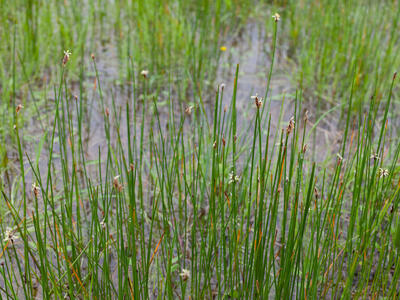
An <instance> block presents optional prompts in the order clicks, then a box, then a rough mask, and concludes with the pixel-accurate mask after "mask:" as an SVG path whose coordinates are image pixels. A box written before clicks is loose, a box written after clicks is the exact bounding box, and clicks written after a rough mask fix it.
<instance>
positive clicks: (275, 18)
mask: <svg viewBox="0 0 400 300" xmlns="http://www.w3.org/2000/svg"><path fill="white" fill-rule="evenodd" d="M272 18H273V19H274V21H275V22H278V21H279V20H280V19H281V16H280V15H279V14H278V13H275V14H274V15H273V16H272Z"/></svg>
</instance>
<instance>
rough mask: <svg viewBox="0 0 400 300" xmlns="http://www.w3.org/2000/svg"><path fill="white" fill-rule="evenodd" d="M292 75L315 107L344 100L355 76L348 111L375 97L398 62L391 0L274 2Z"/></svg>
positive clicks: (399, 8) (398, 8) (395, 7)
mask: <svg viewBox="0 0 400 300" xmlns="http://www.w3.org/2000/svg"><path fill="white" fill-rule="evenodd" d="M278 4H281V5H283V6H282V8H281V10H282V14H284V18H283V23H284V25H283V27H284V35H285V36H286V37H285V41H287V42H288V55H289V57H291V58H292V59H293V60H294V61H295V64H293V67H294V69H295V70H297V72H296V73H297V76H296V80H297V82H302V84H303V87H304V89H305V91H306V93H307V98H309V99H310V100H311V101H312V102H313V103H317V104H318V107H320V108H321V109H322V108H323V107H325V106H327V105H328V106H331V105H335V104H336V103H338V102H341V101H345V99H346V95H347V94H348V92H349V87H348V82H349V81H351V80H353V79H354V80H355V81H354V84H355V86H356V87H357V89H356V90H355V92H356V93H357V97H355V102H354V104H353V109H354V111H357V110H358V109H359V107H360V106H363V105H368V100H367V99H366V98H365V97H363V95H374V96H375V97H376V98H378V99H381V98H382V96H383V94H384V91H385V90H386V80H385V79H386V78H387V77H388V76H390V74H393V73H394V72H395V71H396V70H397V68H398V66H399V57H398V55H397V53H398V50H399V49H398V36H397V35H396V29H395V28H397V27H398V20H399V14H400V5H399V3H398V2H397V1H365V2H363V3H360V1H356V0H351V1H345V2H344V1H329V0H323V1H278ZM395 92H396V94H397V93H398V92H397V90H396V91H395Z"/></svg>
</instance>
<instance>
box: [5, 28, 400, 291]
mask: <svg viewBox="0 0 400 300" xmlns="http://www.w3.org/2000/svg"><path fill="white" fill-rule="evenodd" d="M275 28H276V27H275ZM92 66H93V69H94V71H95V74H96V77H97V80H98V84H97V86H96V87H97V93H98V105H99V108H100V110H101V111H102V115H103V116H104V122H103V124H104V129H103V131H104V135H105V137H106V139H105V140H104V144H103V145H102V146H101V147H99V148H98V149H97V153H95V154H94V156H95V157H97V159H95V160H94V161H90V160H89V155H88V153H86V151H85V149H86V145H85V142H84V139H83V138H82V137H83V135H84V132H83V130H84V123H85V118H84V115H83V110H84V107H83V106H84V105H86V103H85V102H84V101H81V99H80V98H79V97H77V98H74V97H73V96H72V95H71V94H70V92H69V91H68V85H69V83H70V80H69V78H68V72H67V70H68V67H69V66H68V63H67V64H66V66H62V67H60V75H59V76H60V78H59V84H58V85H57V86H56V88H55V89H54V99H55V117H54V122H52V127H51V128H49V129H48V130H47V131H46V132H45V134H46V136H47V137H48V142H46V141H44V142H43V146H42V148H41V149H40V150H39V152H38V153H37V154H36V158H35V159H34V158H33V157H32V154H31V153H29V152H27V150H26V148H25V144H24V143H23V140H24V139H23V134H24V130H22V128H20V123H19V122H18V118H20V112H18V113H17V114H16V118H17V122H16V128H15V131H14V133H13V135H14V136H15V138H16V140H17V143H18V156H19V162H20V170H21V176H20V178H21V181H20V182H19V184H17V185H16V186H15V187H14V188H13V189H12V192H8V190H7V189H6V188H4V187H2V190H1V193H2V200H3V201H4V202H5V203H6V205H7V214H6V215H4V217H3V220H2V222H1V227H2V230H3V232H6V233H5V235H4V237H3V239H1V242H0V243H1V248H2V252H1V259H2V261H1V268H0V273H1V278H2V284H1V287H0V289H1V292H2V296H4V297H9V298H13V299H18V298H21V297H25V298H33V297H40V298H41V297H43V298H45V299H47V298H62V297H65V296H66V297H70V298H76V297H82V298H97V299H100V298H101V299H104V298H120V299H123V298H135V299H139V298H144V299H147V298H164V297H166V298H177V297H178V298H179V297H180V298H187V297H189V296H190V297H191V298H193V299H202V298H213V297H217V298H219V299H222V298H260V299H266V298H268V297H273V298H278V299H289V298H300V299H303V298H304V299H305V298H318V297H320V298H350V297H356V298H358V297H370V296H373V297H378V296H379V297H387V298H390V299H395V298H397V297H398V296H399V288H400V281H399V276H400V258H399V257H400V256H399V255H398V254H399V251H400V248H399V235H400V233H399V232H400V227H399V224H400V223H399V222H400V214H399V189H400V178H399V166H398V161H399V152H400V144H399V143H398V142H397V143H396V144H395V145H394V147H388V145H387V137H388V136H389V134H390V132H389V130H390V127H389V126H388V122H389V120H388V114H389V108H390V107H391V106H390V104H391V101H392V94H393V87H394V85H395V82H396V79H395V76H394V77H393V80H392V83H391V84H388V90H387V93H386V99H387V100H386V101H385V102H381V103H379V102H376V101H374V100H371V103H370V109H369V111H368V112H367V113H366V114H360V117H359V118H358V119H354V118H353V117H351V115H350V114H348V115H347V118H346V125H345V132H344V136H343V142H342V146H341V148H340V152H339V153H338V155H337V157H333V158H332V163H331V164H330V165H329V166H328V167H327V168H321V167H320V166H318V165H317V164H316V163H314V162H313V161H312V160H311V159H310V156H309V154H308V151H307V144H306V137H307V132H308V130H309V126H308V125H307V123H308V120H307V115H306V114H305V113H304V110H303V108H302V107H303V104H302V95H301V93H298V94H297V96H296V99H295V101H294V102H293V105H294V107H295V110H294V115H293V118H292V119H290V120H287V122H288V123H287V124H284V125H283V126H282V127H281V128H282V130H280V131H279V132H276V133H272V132H271V126H270V125H271V118H272V116H271V115H270V114H269V108H268V106H267V104H268V103H263V104H262V105H261V103H262V102H261V101H262V100H261V99H260V98H257V99H255V100H254V101H255V103H254V105H253V106H254V110H253V114H254V118H253V121H252V123H251V124H245V125H246V126H247V125H248V127H249V128H250V130H251V131H248V130H244V129H243V127H242V126H239V125H238V124H237V120H238V117H237V115H238V113H239V112H238V111H237V110H236V88H237V81H238V80H240V79H239V78H238V74H239V66H238V67H237V70H236V77H235V85H234V91H233V97H232V99H231V102H230V103H231V104H230V106H229V107H228V108H223V107H222V100H223V98H224V96H223V94H224V89H225V88H224V87H219V88H218V89H217V90H216V94H215V101H214V102H213V103H212V106H213V113H211V114H209V115H206V111H205V110H203V109H201V103H200V102H198V104H197V105H196V106H195V107H193V108H190V109H189V108H188V109H186V112H183V111H184V109H183V108H182V109H178V106H180V105H182V103H177V102H176V101H173V99H172V98H171V99H170V101H169V105H168V107H167V108H162V107H159V105H158V99H159V97H160V96H159V95H157V94H156V95H154V94H153V93H152V92H151V90H149V81H150V78H151V73H149V74H147V75H146V76H142V75H140V73H139V72H135V71H134V70H131V71H132V72H131V74H138V73H139V74H138V75H137V76H135V77H132V78H131V81H132V83H133V84H132V85H131V89H132V93H131V95H132V97H131V99H130V100H129V101H127V102H126V103H125V108H118V107H117V106H116V103H115V101H108V100H107V98H108V97H107V91H104V90H102V86H101V81H100V78H99V73H98V71H97V59H96V58H95V57H94V56H93V58H92ZM81 88H82V85H81ZM356 88H357V87H356V86H355V84H353V85H352V89H351V90H352V92H351V93H350V94H349V96H348V103H349V107H348V109H351V106H352V105H353V103H354V101H355V100H354V95H355V93H354V89H356ZM81 94H83V91H81ZM150 95H152V96H150ZM268 101H270V100H269V99H267V100H266V101H264V102H268ZM379 105H380V106H382V107H381V109H380V108H379ZM264 107H267V108H266V109H264ZM177 111H182V113H176V112H177ZM381 111H383V113H380V112H381ZM209 120H211V121H209ZM264 124H265V125H264ZM273 135H274V136H275V139H274V140H273V139H272V136H273ZM389 149H390V151H389ZM92 157H93V155H92ZM28 174H31V176H28ZM31 185H32V189H30V188H28V187H30V186H31ZM5 224H9V226H10V227H11V228H10V229H8V231H6V228H5V227H6V225H5Z"/></svg>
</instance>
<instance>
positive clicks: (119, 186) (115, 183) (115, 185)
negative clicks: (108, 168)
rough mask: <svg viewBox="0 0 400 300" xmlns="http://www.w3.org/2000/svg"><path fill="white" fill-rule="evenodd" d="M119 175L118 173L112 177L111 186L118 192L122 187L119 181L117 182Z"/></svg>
mask: <svg viewBox="0 0 400 300" xmlns="http://www.w3.org/2000/svg"><path fill="white" fill-rule="evenodd" d="M119 177H120V175H117V176H115V177H114V179H113V186H114V188H115V189H116V190H117V191H118V192H122V190H123V188H124V187H123V185H122V184H121V183H119Z"/></svg>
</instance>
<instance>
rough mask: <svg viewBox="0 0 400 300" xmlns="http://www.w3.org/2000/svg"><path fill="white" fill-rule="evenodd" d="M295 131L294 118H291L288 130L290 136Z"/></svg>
mask: <svg viewBox="0 0 400 300" xmlns="http://www.w3.org/2000/svg"><path fill="white" fill-rule="evenodd" d="M293 129H294V117H291V118H290V120H289V125H288V127H287V129H286V132H287V134H290V133H291V132H292V130H293Z"/></svg>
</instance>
